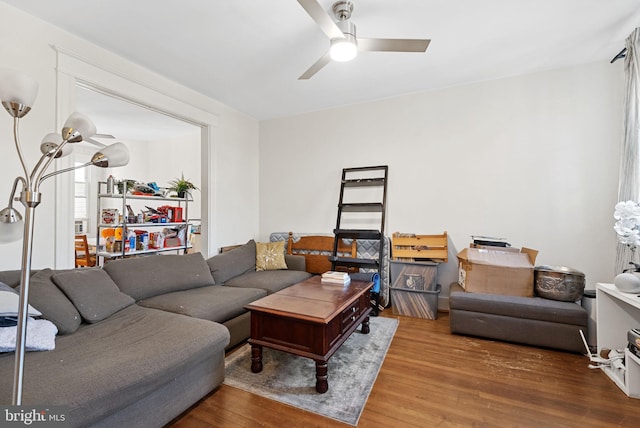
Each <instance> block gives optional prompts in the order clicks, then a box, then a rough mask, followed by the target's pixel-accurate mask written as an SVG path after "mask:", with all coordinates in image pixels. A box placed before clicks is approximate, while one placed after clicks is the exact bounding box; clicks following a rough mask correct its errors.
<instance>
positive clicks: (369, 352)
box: [224, 317, 398, 426]
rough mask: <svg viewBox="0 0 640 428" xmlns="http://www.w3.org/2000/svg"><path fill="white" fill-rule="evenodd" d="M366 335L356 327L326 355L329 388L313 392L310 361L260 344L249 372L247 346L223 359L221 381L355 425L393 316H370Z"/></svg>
mask: <svg viewBox="0 0 640 428" xmlns="http://www.w3.org/2000/svg"><path fill="white" fill-rule="evenodd" d="M370 326H371V330H370V332H369V334H362V333H360V329H358V330H356V331H355V332H354V333H353V334H352V335H351V336H350V337H349V339H347V340H346V341H345V342H344V343H343V344H342V346H341V347H340V349H338V351H337V352H336V353H335V354H333V356H332V357H331V359H329V370H328V372H329V391H327V392H326V393H324V394H320V393H318V392H316V368H315V362H314V361H313V360H311V359H309V358H303V357H297V356H295V355H291V354H288V353H286V352H280V351H275V350H272V349H269V348H266V347H265V348H263V352H262V362H263V369H262V371H261V372H260V373H252V372H251V345H249V344H245V345H243V346H242V347H241V348H240V349H238V350H237V351H236V352H234V353H233V354H231V355H230V356H229V357H227V359H226V361H225V364H226V377H225V380H224V383H225V384H226V385H229V386H233V387H236V388H240V389H243V390H245V391H248V392H251V393H252V394H257V395H261V396H263V397H267V398H270V399H272V400H276V401H280V402H283V403H286V404H289V405H291V406H295V407H299V408H301V409H304V410H308V411H310V412H314V413H317V414H319V415H322V416H326V417H329V418H332V419H336V420H338V421H341V422H345V423H348V424H351V425H354V426H355V425H357V424H358V420H359V419H360V414H361V413H362V410H363V409H364V405H365V404H366V402H367V398H368V397H369V393H370V392H371V388H373V384H374V382H375V380H376V377H377V376H378V371H379V370H380V367H381V366H382V362H383V361H384V357H385V355H386V353H387V350H388V349H389V345H390V344H391V340H392V339H393V335H394V334H395V331H396V328H397V327H398V320H397V319H393V318H382V317H371V321H370Z"/></svg>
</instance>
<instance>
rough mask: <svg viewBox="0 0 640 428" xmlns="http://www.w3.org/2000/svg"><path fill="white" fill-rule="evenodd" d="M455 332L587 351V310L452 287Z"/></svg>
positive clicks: (560, 303) (451, 299)
mask: <svg viewBox="0 0 640 428" xmlns="http://www.w3.org/2000/svg"><path fill="white" fill-rule="evenodd" d="M449 308H450V312H449V322H450V327H451V332H452V333H458V334H466V335H471V336H479V337H486V338H490V339H497V340H504V341H508V342H517V343H523V344H527V345H535V346H543V347H548V348H555V349H561V350H565V351H571V352H580V353H582V352H585V349H584V345H583V343H582V339H581V338H580V330H582V331H583V332H584V335H585V337H586V336H587V320H588V314H587V311H586V310H585V309H584V308H582V307H581V306H580V305H578V304H577V303H573V302H559V301H555V300H549V299H543V298H542V297H518V296H505V295H501V294H481V293H467V292H465V291H464V290H463V289H462V287H460V286H459V285H458V284H452V285H451V290H450V293H449Z"/></svg>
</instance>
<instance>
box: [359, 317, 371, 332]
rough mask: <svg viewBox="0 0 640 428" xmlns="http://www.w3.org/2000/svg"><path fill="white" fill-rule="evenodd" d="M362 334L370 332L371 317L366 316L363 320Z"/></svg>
mask: <svg viewBox="0 0 640 428" xmlns="http://www.w3.org/2000/svg"><path fill="white" fill-rule="evenodd" d="M361 331H362V334H369V331H370V329H369V317H366V318H365V319H364V321H362V329H361Z"/></svg>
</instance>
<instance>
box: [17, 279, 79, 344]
mask: <svg viewBox="0 0 640 428" xmlns="http://www.w3.org/2000/svg"><path fill="white" fill-rule="evenodd" d="M54 273H55V272H54V271H52V270H51V269H42V270H41V271H38V272H36V273H35V274H33V275H32V276H31V279H30V280H29V302H30V303H31V304H32V305H33V306H34V307H36V308H38V309H39V310H40V312H42V317H43V318H45V319H48V320H49V321H51V322H52V323H54V324H55V326H56V327H58V333H59V334H70V333H73V332H74V331H76V330H77V329H78V327H80V323H81V322H82V319H81V317H80V314H79V313H78V311H77V310H76V308H75V307H74V306H73V303H71V301H69V299H67V296H65V295H64V293H63V292H62V291H60V289H59V288H58V287H56V285H55V284H54V283H53V281H52V280H51V277H52V276H53V274H54Z"/></svg>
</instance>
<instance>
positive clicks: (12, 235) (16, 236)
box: [0, 207, 24, 244]
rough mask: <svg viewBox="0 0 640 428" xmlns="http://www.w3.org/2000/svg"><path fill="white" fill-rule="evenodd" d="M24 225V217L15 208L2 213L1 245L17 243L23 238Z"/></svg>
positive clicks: (0, 225) (0, 227)
mask: <svg viewBox="0 0 640 428" xmlns="http://www.w3.org/2000/svg"><path fill="white" fill-rule="evenodd" d="M23 228H24V223H23V222H22V216H21V215H20V213H19V212H18V211H16V210H15V209H13V208H9V207H7V208H5V209H3V210H2V211H0V243H2V244H8V243H9V242H16V241H18V240H20V238H21V237H22V233H23Z"/></svg>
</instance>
